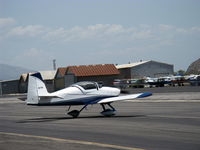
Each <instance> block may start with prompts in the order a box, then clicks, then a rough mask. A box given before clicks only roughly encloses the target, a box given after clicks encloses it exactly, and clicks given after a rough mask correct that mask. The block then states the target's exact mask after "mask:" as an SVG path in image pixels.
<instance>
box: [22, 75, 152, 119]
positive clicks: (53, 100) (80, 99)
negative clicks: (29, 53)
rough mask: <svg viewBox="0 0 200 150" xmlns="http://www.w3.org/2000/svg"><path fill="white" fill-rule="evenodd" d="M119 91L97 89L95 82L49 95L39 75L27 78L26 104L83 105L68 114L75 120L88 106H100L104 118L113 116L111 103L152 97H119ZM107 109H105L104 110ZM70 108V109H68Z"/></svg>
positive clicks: (135, 95)
mask: <svg viewBox="0 0 200 150" xmlns="http://www.w3.org/2000/svg"><path fill="white" fill-rule="evenodd" d="M119 95H120V90H119V89H118V88H113V87H99V85H98V84H97V83H96V82H89V81H84V82H78V83H76V84H73V85H71V86H70V87H67V88H64V89H62V90H59V91H56V92H53V93H49V92H48V91H47V89H46V86H45V84H44V82H43V81H42V77H41V75H40V73H35V74H32V75H30V76H29V81H28V94H27V100H26V103H27V104H28V105H38V106H50V105H54V106H55V105H68V106H73V105H83V107H82V109H80V110H72V111H70V112H69V113H68V114H69V115H71V116H72V117H74V118H76V117H78V116H79V114H80V112H81V111H82V110H83V109H84V108H86V107H87V106H88V105H92V104H100V105H101V106H102V108H103V111H102V112H101V114H102V115H104V116H113V115H115V112H116V110H115V108H114V107H113V106H112V105H111V103H112V102H115V101H122V100H128V99H129V100H130V99H135V98H142V97H147V96H150V95H152V94H151V93H139V94H130V95H125V96H119ZM106 107H107V108H106ZM69 108H70V107H69Z"/></svg>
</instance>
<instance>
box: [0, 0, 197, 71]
mask: <svg viewBox="0 0 200 150" xmlns="http://www.w3.org/2000/svg"><path fill="white" fill-rule="evenodd" d="M199 57H200V0H0V63H4V64H10V65H17V66H21V67H25V68H31V69H34V70H50V69H52V68H53V67H52V66H53V65H52V60H53V59H56V60H57V66H58V67H64V66H68V65H87V64H105V63H112V64H125V63H128V62H137V61H139V60H155V61H161V62H166V63H170V64H174V66H175V70H178V69H184V70H186V69H187V67H188V65H189V64H190V63H191V62H193V61H195V60H196V59H198V58H199Z"/></svg>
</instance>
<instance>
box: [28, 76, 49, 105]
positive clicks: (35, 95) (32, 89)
mask: <svg viewBox="0 0 200 150" xmlns="http://www.w3.org/2000/svg"><path fill="white" fill-rule="evenodd" d="M43 95H49V93H48V91H47V88H46V86H45V84H44V82H43V81H42V77H41V74H40V73H35V74H32V75H30V76H29V80H28V93H27V100H26V103H27V104H36V105H37V104H38V103H39V100H40V96H43Z"/></svg>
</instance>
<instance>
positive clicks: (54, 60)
mask: <svg viewBox="0 0 200 150" xmlns="http://www.w3.org/2000/svg"><path fill="white" fill-rule="evenodd" d="M53 70H56V59H53Z"/></svg>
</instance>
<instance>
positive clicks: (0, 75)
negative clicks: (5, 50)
mask: <svg viewBox="0 0 200 150" xmlns="http://www.w3.org/2000/svg"><path fill="white" fill-rule="evenodd" d="M28 72H33V70H31V69H26V68H23V67H18V66H12V65H8V64H0V80H16V79H19V78H20V75H21V74H23V73H28Z"/></svg>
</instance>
